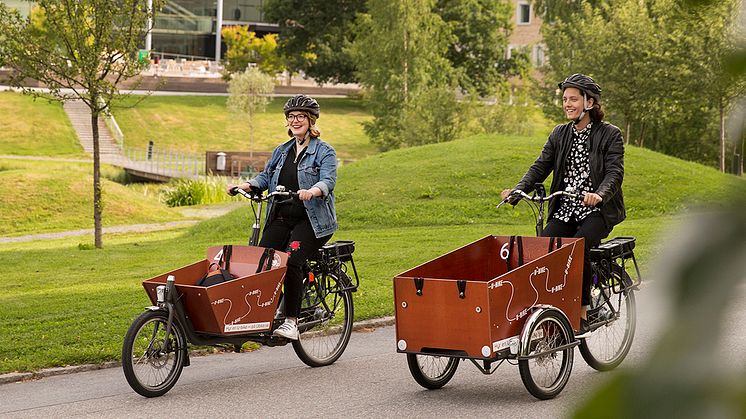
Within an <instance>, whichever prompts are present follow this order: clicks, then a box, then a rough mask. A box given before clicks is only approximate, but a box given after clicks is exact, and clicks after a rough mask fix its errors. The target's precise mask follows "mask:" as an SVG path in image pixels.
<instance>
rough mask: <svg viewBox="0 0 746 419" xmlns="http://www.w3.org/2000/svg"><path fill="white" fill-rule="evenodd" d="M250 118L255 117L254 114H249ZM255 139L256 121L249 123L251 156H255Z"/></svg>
mask: <svg viewBox="0 0 746 419" xmlns="http://www.w3.org/2000/svg"><path fill="white" fill-rule="evenodd" d="M249 118H253V116H249ZM253 140H254V122H253V120H252V122H250V123H249V157H251V158H254V146H253V145H252V142H253Z"/></svg>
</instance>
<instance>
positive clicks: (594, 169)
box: [515, 122, 626, 228]
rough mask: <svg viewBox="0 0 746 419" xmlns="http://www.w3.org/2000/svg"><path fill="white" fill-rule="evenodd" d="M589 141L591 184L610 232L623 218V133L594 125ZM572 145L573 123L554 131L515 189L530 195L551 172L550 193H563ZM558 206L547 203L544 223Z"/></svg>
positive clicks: (553, 202)
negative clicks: (566, 165) (599, 200)
mask: <svg viewBox="0 0 746 419" xmlns="http://www.w3.org/2000/svg"><path fill="white" fill-rule="evenodd" d="M588 141H589V142H590V147H589V150H590V151H589V156H588V157H589V159H590V166H591V184H592V185H593V189H594V190H595V192H596V193H597V194H599V195H600V196H601V198H602V199H603V201H602V203H601V207H600V209H601V215H602V216H603V218H604V221H605V222H606V226H607V227H608V228H612V227H613V226H615V225H617V224H619V223H620V222H622V220H624V218H625V217H626V212H625V210H624V198H623V196H622V179H623V178H624V141H623V140H622V132H621V131H620V130H619V128H617V127H615V126H614V125H611V124H609V123H606V122H594V123H593V126H592V127H591V135H590V136H589V137H588ZM571 144H572V122H569V123H567V124H564V125H557V126H556V127H554V130H552V133H551V134H549V139H548V140H547V143H546V144H544V149H543V150H542V151H541V155H539V157H538V158H537V159H536V161H535V162H534V164H533V165H531V167H530V168H529V169H528V172H526V175H525V176H523V179H521V181H520V182H519V183H518V185H516V187H515V189H520V190H522V191H524V192H526V193H529V192H531V191H533V190H534V185H535V184H536V183H541V182H544V180H545V179H546V178H547V176H549V173H550V172H554V174H553V175H552V187H551V190H550V193H554V192H556V191H559V190H564V189H565V185H564V182H563V181H562V177H563V175H564V173H565V164H566V162H567V156H568V155H569V153H570V145H571ZM559 202H560V200H559V199H554V200H552V202H550V204H549V212H548V215H547V219H550V218H551V217H552V214H553V213H554V211H556V210H557V208H558V206H559Z"/></svg>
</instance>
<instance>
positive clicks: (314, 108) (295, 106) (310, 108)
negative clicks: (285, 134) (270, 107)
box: [282, 95, 319, 118]
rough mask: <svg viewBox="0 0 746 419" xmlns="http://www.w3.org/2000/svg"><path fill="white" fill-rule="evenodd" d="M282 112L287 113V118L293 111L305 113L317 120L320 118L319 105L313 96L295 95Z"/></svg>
mask: <svg viewBox="0 0 746 419" xmlns="http://www.w3.org/2000/svg"><path fill="white" fill-rule="evenodd" d="M282 110H283V111H284V112H285V116H288V114H289V113H290V112H292V111H305V112H308V113H310V114H311V115H313V116H314V117H316V118H318V117H319V103H318V102H316V100H315V99H314V98H312V97H311V96H306V95H295V96H293V97H291V98H290V99H288V101H287V102H286V103H285V107H284V108H282Z"/></svg>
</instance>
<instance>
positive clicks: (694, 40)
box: [676, 0, 746, 172]
mask: <svg viewBox="0 0 746 419" xmlns="http://www.w3.org/2000/svg"><path fill="white" fill-rule="evenodd" d="M741 4H742V2H741V0H722V1H719V2H713V3H711V4H707V5H699V6H694V7H689V8H685V9H679V12H680V13H679V14H680V17H679V18H678V19H677V20H676V22H677V23H678V24H679V25H680V26H681V30H682V31H683V30H684V29H685V27H691V26H690V25H692V24H698V25H699V26H700V27H699V29H698V31H697V36H695V37H691V38H690V39H688V42H687V47H686V50H687V52H688V57H689V60H690V61H691V65H692V66H693V69H692V70H693V71H692V72H691V73H688V75H690V77H688V80H687V81H688V83H687V85H688V86H689V90H690V91H700V92H701V93H702V94H703V95H705V96H706V97H707V98H708V99H709V101H710V105H711V106H713V107H714V108H716V109H717V114H718V132H719V135H718V143H719V147H718V163H719V166H720V171H721V172H725V171H726V165H725V162H726V143H727V135H726V115H727V114H728V113H729V111H730V110H732V109H733V106H734V105H735V103H736V99H737V98H738V97H739V96H741V95H743V94H745V93H746V77H744V76H743V75H737V74H734V73H732V72H728V71H724V69H725V68H726V67H727V63H728V60H729V59H730V57H731V56H732V55H733V54H734V53H735V52H736V51H737V50H738V47H739V45H738V43H739V40H740V41H743V40H744V37H743V32H742V31H743V29H741V32H740V34H739V32H738V27H737V25H735V18H736V16H737V15H738V8H739V6H741ZM739 35H740V37H739Z"/></svg>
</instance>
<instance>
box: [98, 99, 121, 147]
mask: <svg viewBox="0 0 746 419" xmlns="http://www.w3.org/2000/svg"><path fill="white" fill-rule="evenodd" d="M102 115H103V116H104V123H105V124H106V127H107V128H109V132H110V133H111V136H112V137H114V141H116V142H117V144H119V147H120V148H122V149H124V134H123V133H122V130H121V129H119V124H117V121H116V119H114V116H113V115H112V114H111V112H110V111H109V109H106V111H105V112H104V113H102Z"/></svg>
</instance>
